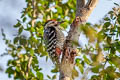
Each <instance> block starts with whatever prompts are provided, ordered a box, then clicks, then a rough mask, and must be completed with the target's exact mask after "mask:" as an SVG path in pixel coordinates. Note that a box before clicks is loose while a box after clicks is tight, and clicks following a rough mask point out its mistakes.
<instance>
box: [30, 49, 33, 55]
mask: <svg viewBox="0 0 120 80" xmlns="http://www.w3.org/2000/svg"><path fill="white" fill-rule="evenodd" d="M30 55H31V56H33V55H34V50H33V49H32V48H31V49H30Z"/></svg>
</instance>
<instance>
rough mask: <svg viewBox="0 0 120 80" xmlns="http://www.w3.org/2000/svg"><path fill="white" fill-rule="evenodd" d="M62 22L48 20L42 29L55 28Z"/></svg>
mask: <svg viewBox="0 0 120 80" xmlns="http://www.w3.org/2000/svg"><path fill="white" fill-rule="evenodd" d="M63 22H64V21H61V22H58V21H56V20H48V21H46V22H45V24H44V28H47V27H57V26H58V25H60V24H61V23H63Z"/></svg>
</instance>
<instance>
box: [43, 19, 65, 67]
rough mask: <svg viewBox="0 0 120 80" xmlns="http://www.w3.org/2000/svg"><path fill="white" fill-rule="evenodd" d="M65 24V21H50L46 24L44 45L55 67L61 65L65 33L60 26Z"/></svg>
mask: <svg viewBox="0 0 120 80" xmlns="http://www.w3.org/2000/svg"><path fill="white" fill-rule="evenodd" d="M63 22H64V21H61V22H58V21H56V20H48V21H46V22H45V24H44V37H43V38H44V43H45V45H46V48H47V52H48V55H49V57H50V59H51V60H52V62H53V64H55V65H59V64H60V55H61V54H62V51H63V45H64V41H65V36H64V33H63V32H62V28H61V27H60V24H62V23H63Z"/></svg>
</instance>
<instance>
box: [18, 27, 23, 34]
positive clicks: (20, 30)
mask: <svg viewBox="0 0 120 80" xmlns="http://www.w3.org/2000/svg"><path fill="white" fill-rule="evenodd" d="M22 31H23V27H22V26H21V27H20V28H19V30H18V34H19V35H20V34H21V33H22Z"/></svg>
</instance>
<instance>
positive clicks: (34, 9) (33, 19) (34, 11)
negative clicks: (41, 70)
mask: <svg viewBox="0 0 120 80" xmlns="http://www.w3.org/2000/svg"><path fill="white" fill-rule="evenodd" d="M36 5H37V3H36V1H35V0H32V6H33V14H32V16H33V18H32V21H31V26H32V27H34V26H35V21H36V16H37V15H36V13H37V9H36ZM31 35H32V36H33V33H32V32H31ZM31 48H32V47H31ZM32 59H33V57H32V56H31V55H30V56H29V60H28V65H27V71H26V77H27V79H28V76H29V75H28V73H29V70H30V66H31V64H32Z"/></svg>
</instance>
